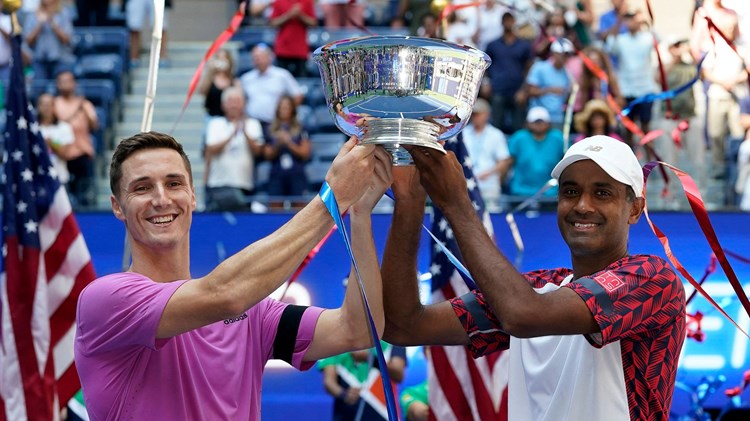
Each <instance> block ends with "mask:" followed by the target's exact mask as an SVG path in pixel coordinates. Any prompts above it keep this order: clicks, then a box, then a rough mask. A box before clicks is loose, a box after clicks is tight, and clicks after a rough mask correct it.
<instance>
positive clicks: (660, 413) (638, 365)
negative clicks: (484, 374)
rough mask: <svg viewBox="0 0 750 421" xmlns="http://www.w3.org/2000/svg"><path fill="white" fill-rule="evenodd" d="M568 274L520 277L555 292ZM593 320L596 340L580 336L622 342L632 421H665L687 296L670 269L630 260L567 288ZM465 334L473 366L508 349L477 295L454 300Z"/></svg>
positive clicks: (658, 262)
mask: <svg viewBox="0 0 750 421" xmlns="http://www.w3.org/2000/svg"><path fill="white" fill-rule="evenodd" d="M572 273H573V272H572V270H571V269H567V268H558V269H551V270H538V271H533V272H528V273H525V274H524V277H525V278H526V279H527V280H528V282H529V283H530V284H531V286H532V287H533V288H541V287H543V286H544V285H545V284H547V283H550V282H551V283H554V284H556V285H560V284H561V283H562V282H563V280H564V279H565V278H566V277H567V276H569V275H572ZM563 287H564V288H570V289H572V290H573V291H575V292H576V293H577V294H578V295H579V296H580V297H581V299H583V301H584V302H585V303H586V305H587V306H588V308H589V310H590V311H591V314H593V315H594V319H595V320H596V323H597V324H598V325H599V328H600V329H601V333H596V334H592V335H585V336H586V339H587V340H588V341H589V343H590V344H591V345H593V346H594V347H596V348H601V347H603V346H604V345H607V344H609V343H612V342H616V341H620V348H621V354H622V367H623V371H624V377H625V386H626V392H627V399H628V408H629V412H630V419H631V420H663V419H667V418H668V417H669V410H670V407H671V405H672V393H673V391H674V384H675V376H676V372H677V362H678V359H679V355H680V350H681V349H682V344H683V342H684V341H685V290H684V287H683V285H682V282H681V281H680V279H679V277H678V276H677V275H676V273H675V272H674V270H673V269H672V268H671V267H670V266H669V265H668V264H667V262H666V261H665V260H663V259H661V258H659V257H656V256H651V255H636V256H628V257H625V258H623V259H620V260H618V261H616V262H614V263H612V264H611V265H609V266H608V267H606V268H605V269H604V270H602V271H600V272H597V273H594V274H593V275H591V276H587V277H583V278H579V279H576V280H574V281H572V282H570V283H568V284H566V285H564V286H563ZM451 303H452V305H453V310H454V311H455V313H456V315H457V316H458V318H459V320H460V322H461V324H462V325H463V327H464V329H465V330H466V332H467V333H468V334H469V338H470V343H469V349H470V351H471V352H472V354H473V356H474V357H475V358H477V357H480V356H483V355H487V354H490V353H493V352H495V351H498V350H502V349H507V348H508V346H509V344H510V338H509V336H508V334H507V333H505V332H503V331H502V326H501V325H500V322H499V321H498V319H497V317H496V316H495V315H494V313H493V312H492V309H491V308H490V307H489V305H488V304H487V302H486V300H485V299H484V296H483V295H482V293H481V292H479V291H477V290H474V291H472V292H470V293H468V294H466V295H464V296H462V297H459V298H454V299H453V300H451Z"/></svg>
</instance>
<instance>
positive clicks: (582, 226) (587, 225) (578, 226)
mask: <svg viewBox="0 0 750 421" xmlns="http://www.w3.org/2000/svg"><path fill="white" fill-rule="evenodd" d="M575 226H576V228H593V227H595V226H597V224H582V223H580V222H576V223H575Z"/></svg>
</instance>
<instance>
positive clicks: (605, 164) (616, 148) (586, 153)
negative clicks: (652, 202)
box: [552, 135, 643, 197]
mask: <svg viewBox="0 0 750 421" xmlns="http://www.w3.org/2000/svg"><path fill="white" fill-rule="evenodd" d="M584 159H590V160H592V161H594V162H595V163H596V164H597V165H598V166H599V167H601V169H603V170H604V172H606V173H607V174H609V176H610V177H612V178H614V179H615V180H617V181H619V182H620V183H622V184H625V185H627V186H630V187H632V188H633V191H634V192H635V196H636V197H642V196H643V170H642V169H641V164H640V163H639V162H638V158H636V157H635V154H634V153H633V150H632V149H630V146H628V145H627V144H625V143H624V142H621V141H619V140H617V139H614V138H611V137H609V136H602V135H598V136H591V137H587V138H585V139H583V140H581V141H580V142H577V143H574V144H573V146H571V147H570V149H568V151H567V152H565V156H563V159H562V160H561V161H560V162H558V163H557V165H555V168H554V169H553V170H552V177H553V178H555V179H557V180H559V179H560V174H562V172H563V171H564V170H565V168H568V165H570V164H572V163H574V162H577V161H581V160H584Z"/></svg>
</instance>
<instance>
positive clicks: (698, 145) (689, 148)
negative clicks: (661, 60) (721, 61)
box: [657, 37, 706, 188]
mask: <svg viewBox="0 0 750 421" xmlns="http://www.w3.org/2000/svg"><path fill="white" fill-rule="evenodd" d="M666 45H667V48H668V51H669V61H668V62H667V63H666V64H665V66H664V71H665V73H666V79H667V87H668V88H669V89H676V88H677V87H679V86H682V85H684V84H686V83H689V82H690V81H692V80H693V79H694V78H695V74H696V71H697V70H696V68H695V64H694V63H693V62H692V57H691V56H690V53H689V51H688V49H687V46H688V43H687V39H683V38H677V37H670V39H669V40H667V42H666ZM686 58H688V60H685V59H686ZM670 103H671V109H667V108H666V106H665V103H662V104H661V105H662V106H661V108H662V109H663V110H664V113H663V114H664V118H663V119H660V120H659V121H658V123H659V129H661V130H663V131H664V133H666V134H667V135H670V134H671V133H672V132H673V131H674V130H675V129H678V128H681V131H682V132H683V133H682V135H681V136H680V143H679V145H676V144H675V142H671V141H669V142H664V144H662V143H659V144H657V147H659V146H662V145H663V146H665V147H664V148H660V149H661V150H659V152H660V153H659V155H660V156H661V157H662V158H663V159H665V160H666V161H667V162H676V155H677V150H676V148H677V147H680V148H682V150H684V151H686V152H687V155H688V158H689V160H690V163H691V164H692V165H691V167H692V168H690V169H688V168H683V169H685V170H688V171H690V170H692V171H690V173H691V174H692V175H693V178H695V179H696V180H699V181H698V182H699V183H700V184H699V185H701V184H702V183H701V181H704V175H705V172H706V163H705V162H704V155H705V148H706V147H705V142H704V141H703V130H702V129H701V128H702V127H703V122H702V121H700V120H701V119H698V118H696V117H695V96H694V94H693V89H692V87H691V88H690V89H687V90H686V91H684V92H682V93H681V94H679V95H677V97H675V98H673V99H672V100H671V101H670ZM678 188H679V187H678Z"/></svg>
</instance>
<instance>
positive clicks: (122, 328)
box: [75, 132, 391, 420]
mask: <svg viewBox="0 0 750 421" xmlns="http://www.w3.org/2000/svg"><path fill="white" fill-rule="evenodd" d="M390 161H391V159H390V156H389V155H388V154H387V153H386V152H385V151H384V150H383V149H382V148H378V147H374V146H363V145H357V139H356V138H352V139H350V140H349V142H347V143H346V145H345V146H344V147H343V148H342V150H341V152H340V153H339V155H338V156H337V157H336V159H335V160H334V162H333V164H332V165H331V169H330V170H329V172H328V175H327V177H326V180H327V181H328V183H329V185H330V186H331V188H332V190H333V192H334V194H335V196H336V200H337V202H338V206H339V208H340V211H341V212H346V211H347V210H348V211H349V214H350V217H351V227H352V229H351V231H352V248H353V251H354V255H355V257H356V259H357V262H358V264H359V269H360V273H361V275H362V280H363V283H364V286H365V290H366V292H367V295H368V298H369V303H370V305H371V308H372V313H373V317H374V320H375V325H376V328H377V330H378V331H379V332H380V331H382V328H383V323H384V321H383V311H382V299H381V282H380V271H379V266H378V260H377V255H376V252H375V246H374V242H373V239H372V226H371V221H370V213H371V211H372V208H373V207H374V206H375V204H376V203H377V201H378V199H380V197H381V196H382V194H383V193H384V191H385V190H386V188H387V187H388V186H389V185H390V183H391V168H390ZM110 187H111V189H112V197H111V201H112V209H113V212H114V214H115V216H116V217H117V218H118V219H120V220H122V221H123V222H124V223H125V227H126V230H127V239H128V242H129V243H130V245H131V246H132V253H133V260H132V264H131V266H130V269H129V270H128V271H127V272H124V273H117V274H113V275H108V276H104V277H102V278H99V279H98V280H96V281H94V282H93V283H91V284H90V285H89V286H88V287H86V289H84V290H83V292H82V293H81V296H80V299H79V302H78V314H77V331H76V338H75V357H76V366H77V368H78V373H79V375H80V378H81V384H82V386H83V394H84V399H85V402H86V408H87V410H88V411H89V415H90V417H91V419H92V420H129V419H156V420H159V419H161V420H171V419H183V420H187V419H212V420H213V419H232V420H241V419H242V420H257V419H260V391H261V376H262V374H263V367H264V365H265V363H266V361H267V360H269V359H271V358H276V359H282V360H284V361H286V362H288V363H289V364H291V365H293V366H294V367H296V368H297V369H300V370H306V369H308V368H310V367H311V366H312V364H313V363H314V362H315V361H316V360H317V359H319V358H323V357H327V356H331V355H336V354H340V353H343V352H347V351H351V350H355V349H363V348H368V347H371V346H372V343H371V340H370V337H369V333H368V327H367V321H366V319H365V313H364V310H363V308H362V299H361V296H360V291H359V286H358V282H357V281H356V279H354V280H351V281H350V282H349V285H350V287H349V288H348V289H347V292H346V295H345V298H344V302H343V304H342V306H341V307H340V308H338V309H335V310H324V309H322V308H316V307H303V306H295V305H288V304H285V303H281V302H278V301H275V300H273V299H270V298H268V296H269V294H271V293H272V292H273V291H274V290H276V289H277V288H278V287H279V286H280V285H281V284H283V282H284V281H285V280H286V279H288V277H289V276H290V275H291V274H292V272H293V271H294V270H295V269H296V268H297V266H298V265H299V263H300V262H301V261H302V259H303V258H304V257H305V256H306V255H307V253H308V252H309V251H310V250H311V249H312V248H313V247H314V246H315V245H316V244H317V243H318V242H319V241H320V239H321V238H323V236H324V235H325V234H326V232H327V231H328V230H329V229H330V228H331V225H332V219H331V217H330V215H329V214H328V211H327V210H326V207H325V205H324V204H323V202H322V201H321V199H320V198H319V197H316V198H315V199H313V200H312V201H311V202H310V203H309V204H308V205H307V206H306V207H305V208H304V209H302V210H301V211H300V212H299V213H298V214H297V215H296V216H295V217H294V218H292V219H291V220H290V221H289V222H288V223H287V224H285V225H284V226H283V227H282V228H280V229H279V230H278V231H276V232H274V233H273V234H271V235H269V236H268V237H266V238H263V239H261V240H259V241H257V242H255V243H254V244H251V245H250V246H248V247H246V248H245V249H243V250H242V251H240V252H238V253H237V254H235V255H234V256H232V257H230V258H228V259H227V260H225V261H224V262H223V263H221V264H220V265H219V266H218V267H217V268H216V269H214V270H213V271H212V272H211V273H209V274H208V275H206V276H204V277H201V278H196V279H191V278H192V277H191V275H190V225H191V222H192V212H193V210H194V209H195V205H196V199H195V193H194V189H193V180H192V175H191V169H190V162H189V160H188V158H187V155H185V152H184V151H183V149H182V146H181V145H180V144H179V143H178V142H177V141H176V140H175V139H174V138H172V137H171V136H168V135H165V134H161V133H156V132H149V133H140V134H137V135H135V136H132V137H130V138H128V139H125V140H123V141H122V142H121V143H120V144H119V145H118V146H117V149H116V150H115V152H114V156H113V158H112V164H111V167H110ZM350 279H352V278H351V277H350Z"/></svg>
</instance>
